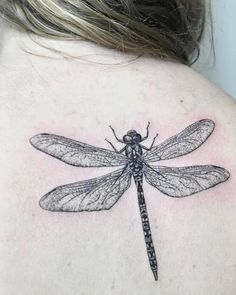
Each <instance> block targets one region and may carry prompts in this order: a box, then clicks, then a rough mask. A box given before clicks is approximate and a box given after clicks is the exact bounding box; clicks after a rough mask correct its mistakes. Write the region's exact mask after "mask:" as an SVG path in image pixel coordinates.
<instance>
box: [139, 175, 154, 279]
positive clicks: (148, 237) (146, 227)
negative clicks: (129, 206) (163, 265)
mask: <svg viewBox="0 0 236 295" xmlns="http://www.w3.org/2000/svg"><path fill="white" fill-rule="evenodd" d="M135 183H136V187H137V192H138V203H139V210H140V216H141V222H142V227H143V234H144V240H145V244H146V249H147V255H148V260H149V264H150V267H151V270H152V272H153V275H154V278H155V280H156V281H157V280H158V265H157V258H156V252H155V248H154V245H153V241H152V233H151V227H150V223H149V218H148V212H147V206H146V202H145V198H144V192H143V185H142V180H140V179H139V180H136V181H135Z"/></svg>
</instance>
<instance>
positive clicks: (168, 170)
mask: <svg viewBox="0 0 236 295" xmlns="http://www.w3.org/2000/svg"><path fill="white" fill-rule="evenodd" d="M149 125H150V123H148V126H147V129H146V135H145V136H144V137H142V136H141V135H140V134H139V133H137V132H136V131H135V130H130V131H128V132H127V134H126V135H124V136H123V138H122V139H120V138H118V136H117V135H116V132H115V130H114V129H113V128H112V127H111V126H110V128H111V130H112V132H113V134H114V136H115V138H116V140H117V141H118V142H120V143H123V144H124V145H125V146H124V147H123V148H122V149H121V150H117V149H116V148H115V146H114V145H113V144H112V143H111V142H110V141H108V140H107V139H106V140H107V142H108V143H109V144H110V145H111V147H112V149H113V150H108V149H104V148H98V147H95V146H92V145H89V144H86V143H82V142H79V141H76V140H73V139H69V138H66V137H63V136H58V135H53V134H47V133H43V134H38V135H36V136H34V137H33V138H31V139H30V142H31V144H32V145H33V146H34V147H35V148H36V149H38V150H40V151H42V152H44V153H46V154H48V155H50V156H53V157H55V158H57V159H59V160H61V161H63V162H65V163H67V164H70V165H73V166H77V167H110V166H122V168H121V169H119V170H116V171H114V172H112V173H109V174H107V175H105V176H101V177H97V178H93V179H90V180H84V181H79V182H76V183H72V184H67V185H62V186H59V187H57V188H55V189H53V190H52V191H50V192H49V193H47V194H46V195H45V196H43V197H42V198H41V200H40V203H39V204H40V206H41V208H43V209H45V210H49V211H57V212H80V211H100V210H109V209H110V208H112V207H113V206H114V205H115V204H116V202H117V201H118V200H119V199H120V197H121V196H122V195H123V194H124V192H125V191H126V190H127V189H128V188H129V187H130V184H131V179H132V178H133V179H134V182H135V185H136V188H137V195H138V204H139V210H140V216H141V223H142V228H143V234H144V240H145V244H146V249H147V255H148V260H149V264H150V267H151V270H152V272H153V275H154V278H155V280H158V263H157V258H156V252H155V248H154V244H153V240H152V234H151V227H150V223H149V217H148V212H147V207H146V202H145V198H144V191H143V178H144V177H145V179H146V181H147V182H148V183H149V184H150V185H152V186H154V187H155V188H157V189H158V190H159V191H160V192H162V193H163V194H165V195H167V196H169V197H173V198H182V197H187V196H190V195H193V194H196V193H199V192H201V191H203V190H206V189H209V188H212V187H214V186H216V185H218V184H220V183H222V182H224V181H226V180H227V179H228V178H229V177H230V174H229V172H228V171H227V170H225V169H224V168H221V167H217V166H213V165H202V166H200V165H198V166H188V167H165V166H153V165H151V164H150V163H152V162H157V161H160V160H169V159H173V158H177V157H180V156H184V155H187V154H189V153H191V152H193V151H194V150H196V149H197V148H199V147H200V146H201V145H202V144H203V143H204V142H205V141H206V140H207V139H208V137H209V136H210V135H211V134H212V132H213V130H214V127H215V124H214V122H213V121H211V120H208V119H205V120H200V121H197V122H195V123H193V124H192V125H190V126H188V127H187V128H186V129H184V130H183V131H182V132H180V133H179V134H177V135H175V136H172V137H170V138H169V139H167V140H165V141H164V142H162V143H161V144H159V145H154V144H155V140H156V138H157V136H158V135H156V136H155V137H154V139H153V141H152V144H151V146H150V147H149V148H147V147H146V146H144V145H142V144H141V143H142V142H143V141H144V140H146V139H148V137H149Z"/></svg>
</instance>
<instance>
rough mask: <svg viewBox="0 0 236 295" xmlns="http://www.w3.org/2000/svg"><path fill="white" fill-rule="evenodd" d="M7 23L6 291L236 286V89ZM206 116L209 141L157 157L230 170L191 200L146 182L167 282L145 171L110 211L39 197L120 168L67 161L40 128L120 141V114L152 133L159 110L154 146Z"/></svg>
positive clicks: (3, 86) (1, 124)
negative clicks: (38, 139)
mask: <svg viewBox="0 0 236 295" xmlns="http://www.w3.org/2000/svg"><path fill="white" fill-rule="evenodd" d="M1 34H2V36H1V53H0V57H1V66H0V70H1V77H2V78H1V80H0V103H1V109H0V132H1V137H0V146H1V154H0V165H1V178H0V187H1V195H0V198H1V209H0V222H1V233H0V236H1V244H0V253H1V254H0V255H1V256H0V259H1V278H0V293H1V294H4V295H10V294H14V295H18V294H19V295H22V294H34V295H39V294H40V295H41V294H46V295H47V294H57V295H64V294H70V295H74V294H86V295H87V294H88V295H90V294H91V295H93V294H96V295H100V294H103V295H106V294H109V295H110V294H116V295H118V294H135V295H141V294H142V295H143V294H148V295H154V294H155V295H172V294H173V295H185V294H191V295H199V294H201V295H205V294H206V295H223V294H227V295H234V294H236V253H235V248H236V232H235V227H236V198H235V195H236V179H235V175H236V156H235V147H236V136H235V134H236V103H235V101H234V99H232V98H230V97H229V96H228V95H226V94H224V93H222V91H220V90H218V89H216V88H215V87H214V86H212V85H211V84H210V83H209V82H207V81H206V80H204V79H203V78H202V77H201V76H199V75H198V74H196V73H195V72H194V71H193V70H191V69H190V68H188V67H186V66H183V65H180V64H177V63H171V62H166V61H160V60H158V59H151V58H146V57H141V58H139V59H135V57H134V56H132V55H122V54H119V53H117V52H115V51H113V50H108V49H104V48H102V47H98V46H95V45H93V44H91V43H87V42H82V41H81V42H72V41H68V42H66V41H47V40H43V39H38V38H36V37H34V39H35V40H37V42H40V43H41V44H43V45H44V48H43V47H42V46H39V45H37V44H36V43H35V42H33V41H32V39H31V38H32V36H29V35H27V34H25V33H19V32H16V31H14V30H12V29H10V28H7V29H6V30H5V31H4V34H3V32H1ZM45 46H49V47H51V48H54V52H52V51H49V50H47V49H46V48H45ZM57 50H58V51H62V52H63V53H62V54H60V53H57ZM75 55H76V56H77V58H70V57H69V56H75ZM47 56H48V57H47ZM201 119H211V120H213V121H214V122H215V124H216V127H215V131H214V133H213V134H212V135H211V136H210V137H209V139H208V140H207V141H206V142H205V143H204V145H202V146H201V147H200V148H198V149H197V150H195V151H194V152H193V153H190V154H188V155H186V156H183V157H179V158H175V159H172V160H167V161H165V162H164V161H163V163H162V162H160V163H158V164H160V165H166V166H171V167H174V166H176V167H182V166H189V165H205V164H214V165H216V166H220V167H224V168H225V169H227V170H228V171H229V172H230V174H231V177H230V179H229V180H228V181H226V182H225V183H222V184H220V185H218V186H216V187H214V188H212V189H210V190H207V191H203V192H201V193H200V194H196V195H193V196H190V197H187V198H183V199H174V198H169V197H167V196H164V195H163V194H162V193H160V192H158V191H157V190H156V189H155V188H153V187H151V186H150V185H148V184H147V183H144V191H145V199H146V203H147V208H148V212H149V219H150V223H151V228H152V238H153V241H154V244H155V249H156V252H157V259H158V264H159V271H160V276H159V281H158V283H157V282H155V281H154V280H153V277H152V273H151V272H150V270H149V265H148V259H147V257H146V253H145V245H144V240H143V235H142V232H141V231H142V230H141V222H140V216H139V208H138V202H137V195H136V189H135V185H134V182H132V185H131V187H130V188H129V190H128V191H127V192H125V194H124V195H123V196H122V197H121V199H120V200H119V202H118V203H117V204H116V205H115V206H114V207H113V208H112V209H111V210H108V211H101V212H89V213H88V212H78V213H57V212H49V211H45V210H42V209H41V208H40V206H39V204H38V202H39V199H40V198H41V197H42V196H43V195H45V194H46V193H47V192H48V191H50V190H51V189H52V188H54V187H57V186H60V185H63V184H67V183H73V182H76V181H79V180H85V179H89V178H93V177H98V176H101V175H104V174H106V173H109V172H111V171H113V170H114V168H77V167H73V166H69V165H66V164H64V163H63V162H61V161H58V160H56V159H54V158H52V157H49V156H47V155H45V154H43V153H39V152H38V151H36V150H35V149H34V148H33V147H32V146H31V145H30V143H29V139H30V138H31V137H32V136H34V135H35V134H39V133H52V134H58V135H62V136H65V137H68V138H73V139H76V140H79V141H82V142H86V143H88V144H91V145H94V146H97V147H103V148H106V149H111V146H110V145H109V144H108V143H107V142H106V141H105V138H107V139H108V140H109V141H111V142H112V143H113V144H114V145H115V147H116V148H117V149H119V150H120V149H121V148H122V147H123V145H122V144H121V143H118V142H117V141H116V140H115V138H114V135H113V133H112V131H111V130H110V128H109V125H112V127H113V128H114V129H115V130H116V133H117V134H118V136H119V137H120V138H122V137H123V135H125V134H126V133H127V131H128V130H132V129H134V130H137V132H138V133H140V134H141V135H142V136H144V135H145V133H146V126H147V123H148V121H150V123H151V124H150V137H149V139H148V140H147V142H145V145H146V146H150V145H151V142H152V138H153V137H154V136H155V135H156V133H159V136H158V138H157V139H156V144H158V143H161V142H162V141H164V140H165V139H167V138H169V137H171V136H173V135H175V134H177V133H178V132H180V131H182V130H183V129H184V128H185V127H187V126H188V125H190V124H192V123H194V122H196V121H198V120H201Z"/></svg>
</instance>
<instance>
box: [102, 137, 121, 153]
mask: <svg viewBox="0 0 236 295" xmlns="http://www.w3.org/2000/svg"><path fill="white" fill-rule="evenodd" d="M105 140H106V141H107V142H108V143H109V144H110V146H111V147H112V148H113V150H114V151H115V152H116V153H117V154H121V153H123V152H124V150H125V147H123V148H122V149H121V150H120V151H118V150H117V148H116V147H115V146H114V145H113V144H112V143H111V142H110V141H109V140H108V139H106V138H105Z"/></svg>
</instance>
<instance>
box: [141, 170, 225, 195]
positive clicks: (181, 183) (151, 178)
mask: <svg viewBox="0 0 236 295" xmlns="http://www.w3.org/2000/svg"><path fill="white" fill-rule="evenodd" d="M144 175H145V178H146V180H147V182H148V183H149V184H150V185H152V186H154V187H155V188H157V189H158V190H159V191H161V192H162V193H164V194H166V195H168V196H170V197H174V198H182V197H187V196H190V195H193V194H195V193H198V192H201V191H203V190H206V189H209V188H211V187H214V186H216V185H217V184H219V183H222V182H224V181H226V180H227V179H228V178H229V177H230V174H229V172H228V171H227V170H225V169H224V168H221V167H217V166H213V165H202V166H189V167H180V168H179V167H165V166H149V165H144Z"/></svg>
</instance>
